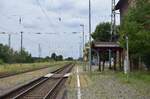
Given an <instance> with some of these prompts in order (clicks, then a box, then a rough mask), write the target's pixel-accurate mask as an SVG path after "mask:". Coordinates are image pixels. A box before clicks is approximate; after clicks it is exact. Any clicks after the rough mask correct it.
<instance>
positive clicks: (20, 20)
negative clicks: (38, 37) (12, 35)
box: [19, 17, 23, 54]
mask: <svg viewBox="0 0 150 99" xmlns="http://www.w3.org/2000/svg"><path fill="white" fill-rule="evenodd" d="M19 24H20V25H21V24H22V19H21V17H20V18H19ZM20 34H21V35H20V36H21V48H20V50H21V54H22V51H23V32H22V31H21V32H20Z"/></svg>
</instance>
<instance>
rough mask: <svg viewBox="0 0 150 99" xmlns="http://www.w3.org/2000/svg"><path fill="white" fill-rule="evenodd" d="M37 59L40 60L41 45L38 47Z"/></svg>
mask: <svg viewBox="0 0 150 99" xmlns="http://www.w3.org/2000/svg"><path fill="white" fill-rule="evenodd" d="M38 52H39V59H40V58H41V45H40V44H39V45H38Z"/></svg>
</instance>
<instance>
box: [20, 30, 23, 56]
mask: <svg viewBox="0 0 150 99" xmlns="http://www.w3.org/2000/svg"><path fill="white" fill-rule="evenodd" d="M20 33H21V54H22V51H23V32H20Z"/></svg>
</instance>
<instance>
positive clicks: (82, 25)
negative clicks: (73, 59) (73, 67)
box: [80, 24, 84, 58]
mask: <svg viewBox="0 0 150 99" xmlns="http://www.w3.org/2000/svg"><path fill="white" fill-rule="evenodd" d="M80 26H81V27H82V33H83V41H82V44H83V45H82V50H83V52H82V58H84V24H80Z"/></svg>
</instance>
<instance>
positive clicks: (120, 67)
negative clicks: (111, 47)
mask: <svg viewBox="0 0 150 99" xmlns="http://www.w3.org/2000/svg"><path fill="white" fill-rule="evenodd" d="M119 69H120V71H121V70H122V66H121V51H120V50H119Z"/></svg>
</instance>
